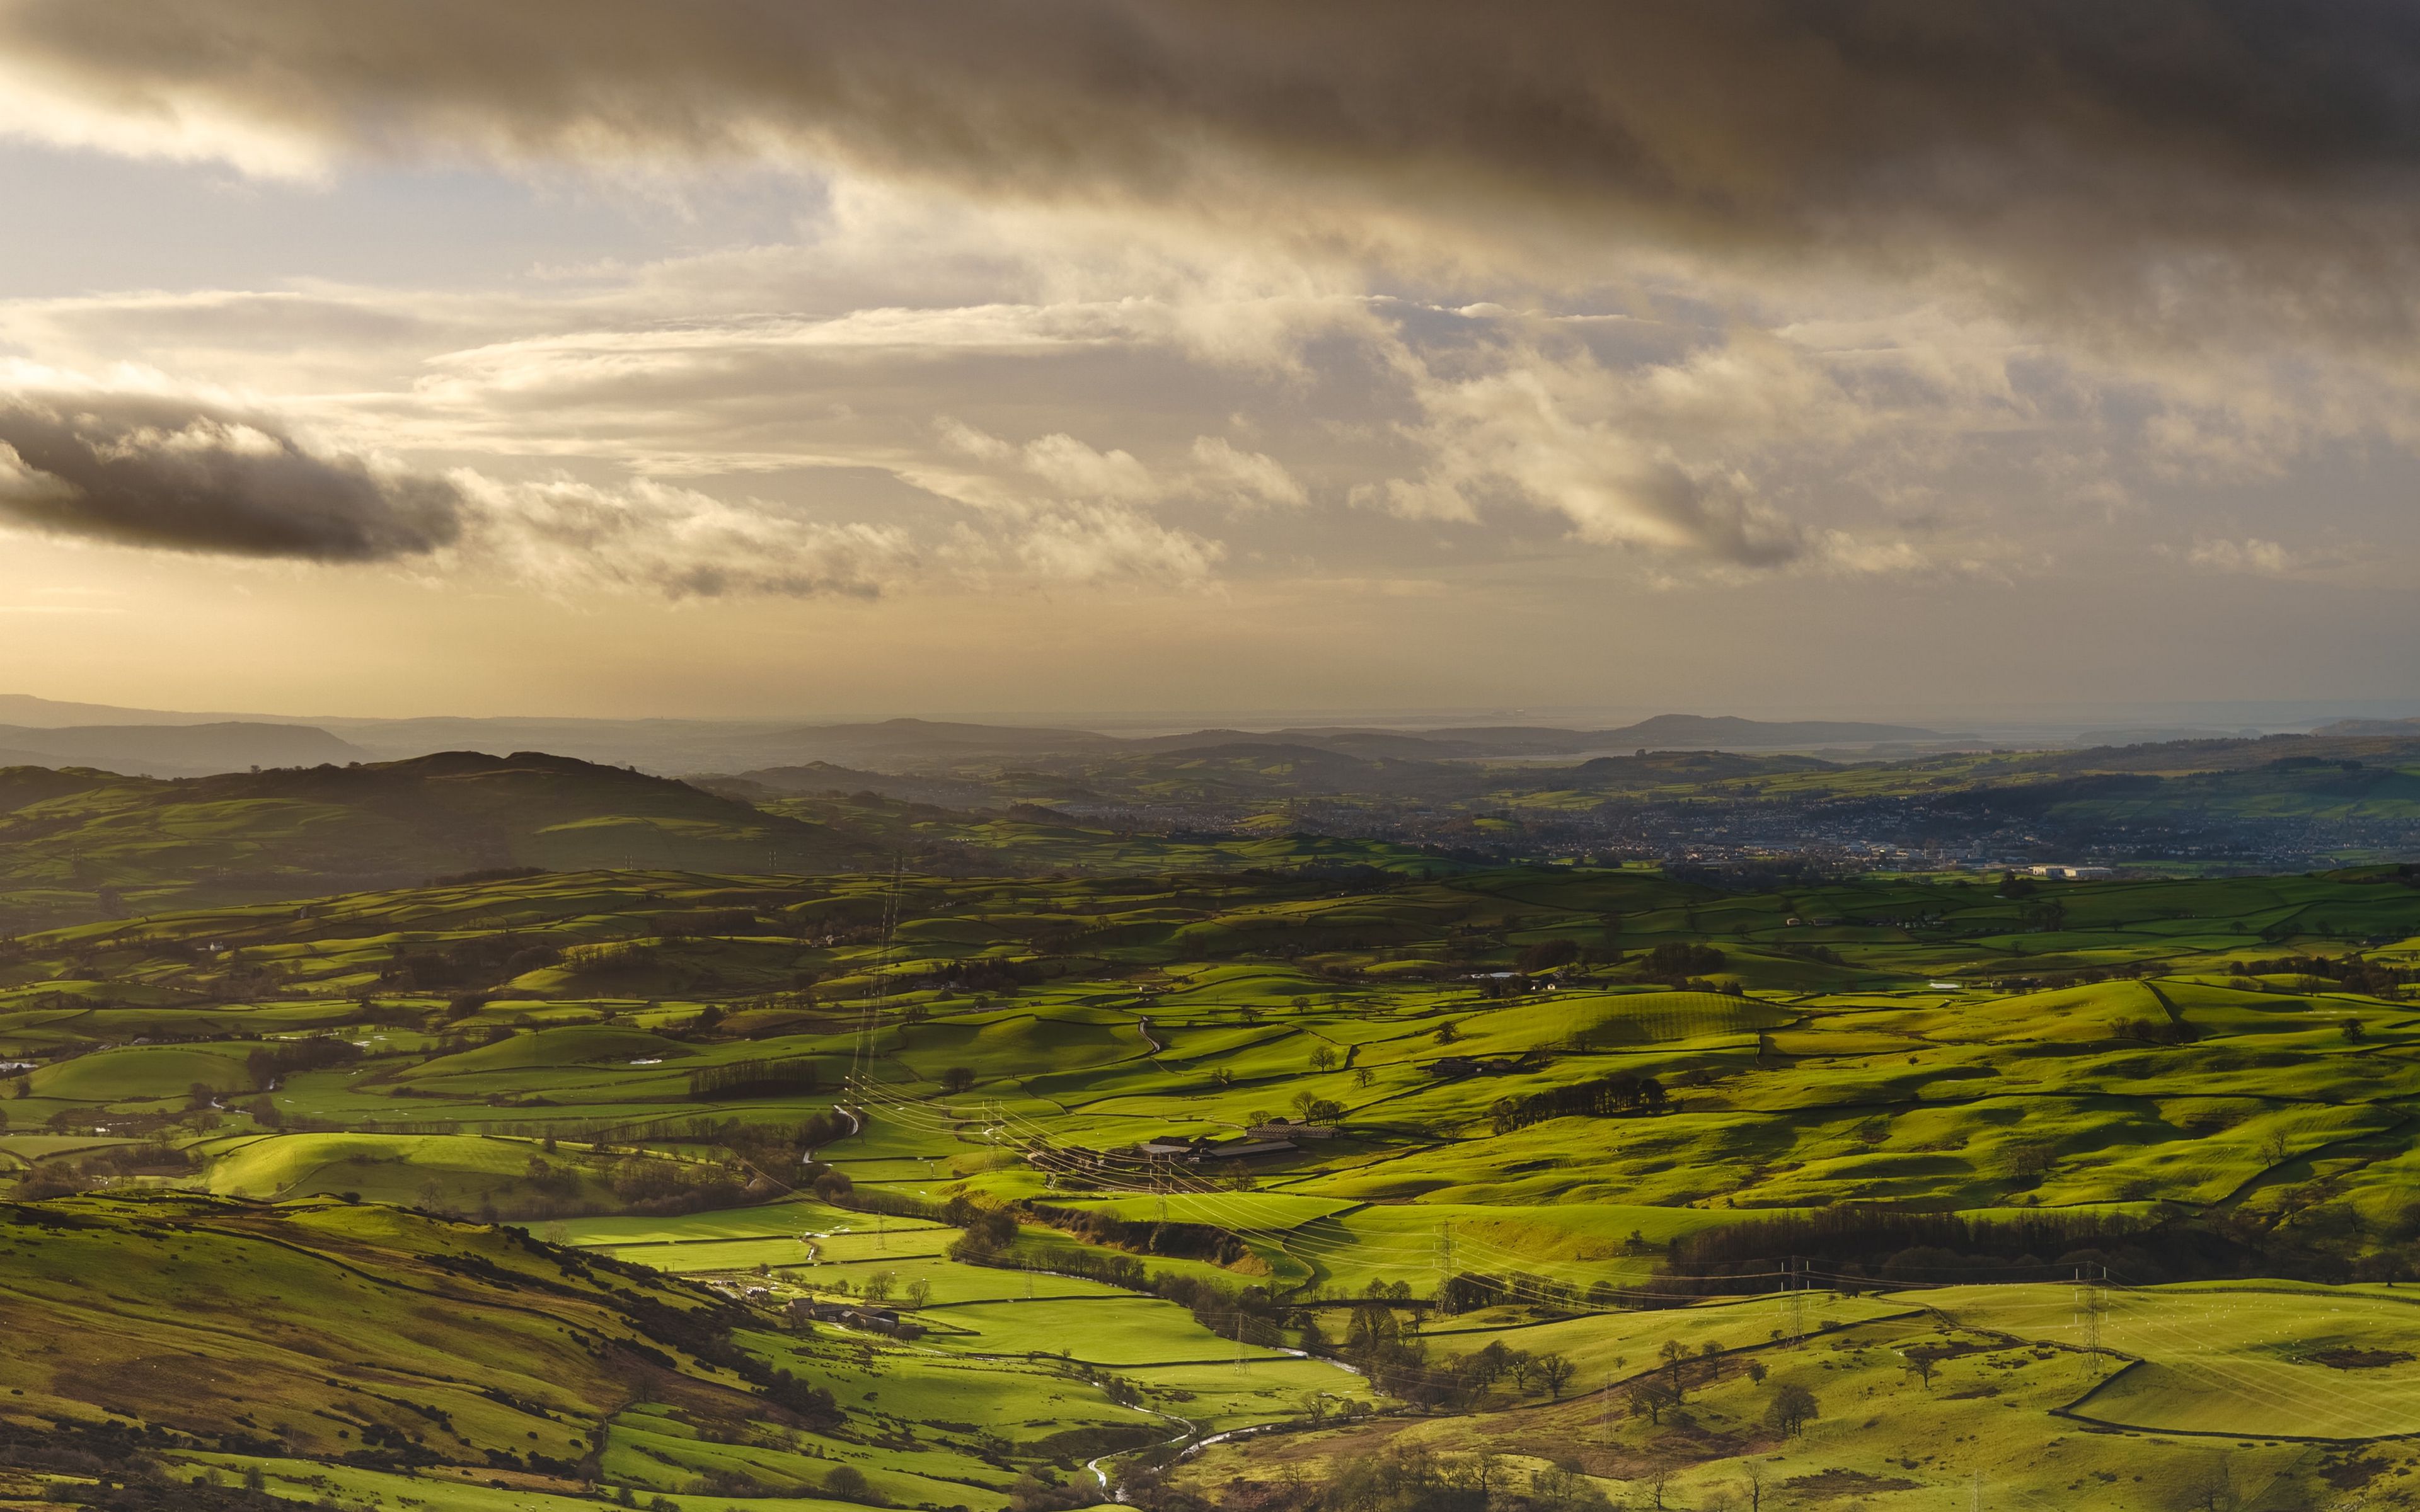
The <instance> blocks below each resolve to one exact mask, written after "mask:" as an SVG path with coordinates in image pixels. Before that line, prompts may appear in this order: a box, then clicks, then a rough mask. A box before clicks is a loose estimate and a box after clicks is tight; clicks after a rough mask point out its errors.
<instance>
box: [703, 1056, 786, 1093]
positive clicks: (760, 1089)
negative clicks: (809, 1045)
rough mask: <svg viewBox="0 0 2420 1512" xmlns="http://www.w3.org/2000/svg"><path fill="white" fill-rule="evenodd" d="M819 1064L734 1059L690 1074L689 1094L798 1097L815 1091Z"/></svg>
mask: <svg viewBox="0 0 2420 1512" xmlns="http://www.w3.org/2000/svg"><path fill="white" fill-rule="evenodd" d="M816 1081H817V1076H816V1072H815V1063H814V1061H812V1060H808V1059H804V1058H800V1059H796V1060H734V1061H730V1062H727V1063H725V1064H723V1065H720V1066H705V1067H701V1068H699V1069H698V1070H696V1071H693V1072H690V1073H689V1095H690V1096H691V1097H693V1098H699V1099H714V1098H731V1097H796V1096H799V1095H801V1094H803V1093H807V1092H812V1091H814V1089H815V1086H816Z"/></svg>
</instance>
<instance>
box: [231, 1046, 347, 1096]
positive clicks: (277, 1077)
mask: <svg viewBox="0 0 2420 1512" xmlns="http://www.w3.org/2000/svg"><path fill="white" fill-rule="evenodd" d="M361 1058H362V1047H361V1046H360V1045H357V1044H355V1043H353V1041H350V1040H345V1039H339V1038H337V1037H336V1036H335V1035H333V1034H326V1035H315V1036H313V1037H312V1038H310V1039H308V1040H287V1041H280V1042H279V1043H277V1044H275V1045H273V1046H263V1047H262V1048H261V1049H258V1050H256V1051H254V1052H253V1053H252V1054H250V1055H248V1056H246V1057H243V1069H244V1072H245V1073H246V1074H248V1075H249V1076H251V1078H252V1085H253V1086H255V1087H258V1088H271V1087H274V1086H276V1085H277V1084H278V1083H279V1082H281V1081H284V1080H285V1079H286V1078H287V1077H288V1076H291V1075H293V1074H295V1073H296V1072H307V1071H327V1070H329V1069H330V1068H332V1067H335V1066H349V1065H351V1064H352V1063H353V1062H355V1061H357V1060H359V1059H361Z"/></svg>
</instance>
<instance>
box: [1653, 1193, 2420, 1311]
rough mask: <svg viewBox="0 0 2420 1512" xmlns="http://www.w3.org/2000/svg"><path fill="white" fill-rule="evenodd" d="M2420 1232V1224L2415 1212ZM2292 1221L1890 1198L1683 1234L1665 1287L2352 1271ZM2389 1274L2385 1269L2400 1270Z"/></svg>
mask: <svg viewBox="0 0 2420 1512" xmlns="http://www.w3.org/2000/svg"><path fill="white" fill-rule="evenodd" d="M2414 1231H2415V1235H2416V1236H2420V1224H2415V1230H2414ZM2316 1238H2317V1236H2315V1235H2313V1234H2309V1233H2297V1232H2295V1231H2294V1230H2293V1228H2292V1227H2290V1226H2287V1227H2276V1228H2263V1227H2260V1226H2259V1223H2258V1221H2257V1220H2256V1219H2254V1218H2252V1217H2249V1216H2246V1215H2228V1216H2226V1217H2225V1218H2223V1219H2214V1220H2209V1221H2204V1220H2198V1219H2194V1220H2167V1221H2162V1222H2150V1221H2146V1220H2143V1219H2137V1218H2131V1217H2127V1216H2125V1215H2122V1214H2107V1213H2028V1214H2026V1215H2024V1216H2023V1217H2020V1218H2009V1219H1984V1218H1976V1217H1970V1216H1967V1215H1965V1214H1962V1213H1953V1212H1928V1211H1918V1210H1916V1209H1911V1208H1902V1207H1897V1206H1894V1205H1890V1204H1884V1203H1841V1204H1838V1205H1836V1206H1833V1207H1830V1208H1824V1209H1821V1210H1818V1211H1814V1212H1811V1213H1805V1214H1792V1215H1790V1216H1787V1217H1781V1218H1772V1219H1764V1220H1760V1221H1758V1222H1755V1223H1745V1224H1731V1225H1726V1226H1724V1227H1719V1228H1709V1229H1703V1230H1700V1231H1699V1232H1698V1233H1695V1234H1691V1235H1688V1236H1686V1237H1685V1238H1683V1239H1680V1240H1677V1241H1675V1242H1673V1245H1672V1248H1671V1251H1670V1254H1669V1256H1668V1258H1667V1260H1666V1262H1665V1264H1664V1266H1663V1268H1662V1272H1661V1273H1660V1274H1659V1275H1658V1277H1657V1279H1656V1286H1655V1288H1654V1289H1655V1290H1656V1291H1657V1292H1659V1293H1668V1294H1670V1295H1672V1296H1673V1297H1674V1298H1675V1299H1680V1298H1685V1297H1688V1296H1698V1295H1720V1294H1732V1293H1746V1292H1761V1291H1770V1290H1772V1289H1773V1287H1774V1284H1775V1283H1774V1279H1773V1278H1774V1275H1775V1274H1776V1272H1777V1271H1778V1270H1779V1268H1780V1267H1781V1265H1782V1263H1783V1261H1784V1259H1785V1257H1796V1258H1797V1259H1798V1260H1800V1261H1801V1262H1802V1268H1803V1267H1804V1266H1811V1267H1812V1268H1813V1270H1814V1271H1816V1272H1817V1273H1821V1274H1823V1275H1825V1276H1827V1277H1831V1278H1835V1284H1838V1285H1843V1286H1846V1287H1848V1288H1855V1287H1857V1286H1858V1285H1860V1284H1862V1283H1873V1284H1899V1285H1924V1284H1928V1283H1945V1284H1947V1283H1973V1282H1987V1281H2038V1280H2041V1279H2043V1278H2045V1277H2054V1278H2055V1277H2058V1276H2064V1275H2068V1274H2071V1273H2073V1272H2074V1271H2075V1269H2076V1268H2077V1267H2079V1266H2090V1267H2102V1266H2106V1267H2107V1268H2108V1270H2109V1272H2110V1273H2111V1274H2112V1275H2114V1276H2116V1277H2117V1278H2118V1279H2119V1280H2122V1281H2126V1282H2130V1283H2133V1284H2138V1285H2141V1284H2149V1283H2154V1282H2164V1281H2194V1280H2222V1279H2229V1278H2236V1277H2243V1276H2253V1275H2283V1276H2295V1277H2301V1278H2304V1279H2309V1280H2343V1279H2349V1278H2350V1264H2349V1262H2347V1261H2346V1260H2344V1259H2343V1257H2341V1256H2340V1255H2338V1254H2336V1253H2335V1252H2333V1251H2331V1250H2329V1249H2328V1248H2326V1247H2325V1246H2324V1245H2322V1244H2319V1243H2317V1242H2315V1239H2316ZM2388 1278H2389V1275H2387V1274H2381V1275H2380V1276H2378V1277H2377V1279H2381V1280H2383V1279H2388Z"/></svg>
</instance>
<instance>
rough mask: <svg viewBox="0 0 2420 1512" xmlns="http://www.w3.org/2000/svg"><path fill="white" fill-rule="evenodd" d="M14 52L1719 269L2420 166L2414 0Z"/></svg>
mask: <svg viewBox="0 0 2420 1512" xmlns="http://www.w3.org/2000/svg"><path fill="white" fill-rule="evenodd" d="M0 55H7V56H9V57H11V58H13V60H14V61H15V62H16V63H17V64H19V65H21V66H22V67H23V68H26V69H31V70H33V73H34V74H35V75H36V76H39V77H41V78H43V79H45V80H46V81H48V82H49V83H50V84H51V85H54V86H61V87H65V88H67V89H69V90H70V92H71V93H73V94H75V95H76V96H78V97H79V98H81V99H82V100H85V102H86V104H87V105H89V106H90V107H92V108H95V109H97V110H99V111H101V112H102V113H104V114H107V115H109V116H112V117H113V118H115V119H116V120H118V121H119V122H120V123H121V125H123V124H124V123H127V122H141V121H145V120H149V121H152V122H155V123H157V125H158V127H159V129H160V131H161V132H162V133H163V136H173V135H175V134H176V133H178V131H187V130H189V129H193V128H194V127H195V124H196V123H202V124H203V125H207V124H208V120H209V118H212V117H216V118H220V119H222V120H223V122H233V123H235V124H236V125H238V126H240V127H242V128H244V129H247V130H252V131H267V132H270V133H272V134H277V133H283V134H287V135H295V136H300V137H302V138H304V139H305V140H307V141H310V142H313V143H317V144H320V145H324V146H332V147H337V148H339V149H343V150H369V151H374V152H375V151H385V152H395V153H399V154H417V153H422V152H427V151H429V150H432V149H435V150H439V151H444V150H465V151H470V152H473V153H495V154H502V155H505V156H512V155H517V154H535V155H558V154H559V155H569V156H574V157H599V156H601V157H627V156H629V155H634V154H635V155H643V156H644V155H646V154H661V153H665V152H671V153H676V154H691V153H706V154H725V153H727V154H736V155H756V154H761V153H766V152H774V153H779V152H783V151H790V150H805V151H808V152H811V153H820V152H831V153H837V154H839V155H842V156H844V157H846V158H848V159H851V160H853V161H855V162H859V163H861V164H864V165H869V166H872V167H875V168H876V169H887V170H892V171H907V172H913V173H919V174H927V175H934V176H939V177H945V178H948V179H950V180H953V181H956V182H959V183H963V184H967V185H970V186H975V187H978V188H982V189H985V190H990V191H994V192H1003V193H1021V194H1041V195H1050V196H1062V195H1064V196H1078V197H1086V196H1097V195H1103V194H1108V195H1113V196H1118V197H1122V198H1123V197H1140V198H1144V199H1153V200H1165V201H1169V202H1171V203H1185V204H1190V205H1194V206H1197V207H1198V206H1200V205H1201V204H1202V201H1203V198H1204V197H1205V196H1219V195H1225V194H1229V193H1244V192H1245V191H1244V190H1242V189H1239V187H1238V186H1243V185H1249V193H1253V194H1276V195H1278V196H1280V197H1281V198H1283V197H1287V196H1291V199H1290V200H1289V203H1290V204H1291V205H1292V206H1293V207H1294V208H1295V209H1297V210H1298V209H1299V208H1301V207H1302V206H1304V205H1308V204H1315V203H1317V202H1319V201H1321V200H1322V199H1323V197H1324V196H1326V194H1327V193H1329V192H1330V191H1337V192H1341V193H1344V194H1346V195H1348V196H1349V200H1350V205H1351V206H1358V207H1360V208H1365V209H1366V208H1368V207H1369V206H1370V205H1371V203H1372V202H1373V200H1374V201H1375V202H1377V203H1379V204H1383V205H1391V206H1394V207H1396V208H1404V209H1407V210H1409V211H1411V212H1413V213H1416V214H1419V215H1422V216H1428V217H1434V218H1436V219H1438V220H1440V221H1443V222H1447V223H1457V224H1459V226H1460V227H1461V229H1463V230H1465V231H1470V232H1476V233H1482V234H1483V233H1485V232H1486V231H1487V230H1488V229H1489V228H1490V226H1491V225H1493V224H1496V223H1495V222H1494V221H1493V220H1492V217H1493V216H1494V215H1495V214H1496V213H1497V212H1498V211H1499V210H1501V209H1502V208H1504V207H1506V206H1512V207H1515V208H1527V209H1529V210H1533V211H1537V212H1540V213H1542V214H1547V215H1551V216H1554V217H1557V218H1561V219H1576V220H1577V222H1579V223H1580V224H1581V228H1582V229H1586V227H1587V225H1588V224H1598V225H1605V224H1613V225H1619V226H1623V227H1628V228H1632V229H1637V230H1643V231H1646V232H1650V233H1652V234H1655V235H1658V236H1662V237H1668V238H1674V239H1681V240H1683V241H1692V240H1694V241H1696V242H1699V243H1700V244H1707V245H1725V246H1736V245H1740V244H1744V243H1745V244H1765V245H1771V246H1776V247H1787V246H1791V245H1803V244H1809V243H1817V244H1823V245H1827V246H1834V247H1850V246H1854V244H1855V243H1857V241H1858V240H1859V239H1860V238H1863V237H1867V236H1869V235H1872V234H1875V233H1878V232H1892V233H1908V232H1922V231H1928V230H1929V231H1931V232H1933V233H1936V234H1939V235H1946V236H1947V237H1948V238H1950V239H1952V240H1953V241H1957V242H1960V243H1962V244H1963V245H1964V246H1965V247H1967V248H1968V249H1970V250H1976V251H1979V252H1981V253H1984V254H1993V253H2000V254H2005V253H2006V251H2007V250H2008V244H2009V243H2010V242H2016V243H2025V242H2041V243H2047V242H2049V241H2051V240H2052V239H2072V238H2074V237H2076V236H2078V235H2081V234H2083V231H2084V229H2085V228H2086V226H2087V225H2088V227H2089V229H2090V230H2091V231H2092V233H2093V235H2094V241H2095V245H2096V247H2097V248H2098V250H2099V251H2100V252H2101V253H2102V254H2106V253H2108V252H2110V251H2112V250H2115V249H2118V248H2120V247H2122V246H2124V245H2127V244H2134V245H2140V244H2143V243H2145V242H2147V241H2161V242H2164V241H2165V240H2167V239H2174V238H2188V239H2190V238H2201V237H2210V238H2222V239H2224V238H2237V239H2241V238H2245V237H2250V238H2254V239H2257V238H2259V237H2262V236H2264V235H2265V236H2274V237H2280V238H2283V239H2286V240H2288V241H2289V242H2294V241H2302V242H2304V243H2305V244H2309V243H2319V244H2324V245H2328V246H2330V248H2331V250H2332V254H2333V255H2335V258H2336V260H2337V261H2339V262H2346V261H2352V262H2358V261H2359V260H2360V259H2359V257H2357V256H2350V255H2348V254H2347V252H2346V249H2345V248H2344V247H2343V245H2342V238H2343V227H2342V225H2341V224H2329V223H2337V222H2340V221H2341V219H2342V218H2343V217H2344V216H2346V215H2348V214H2349V215H2351V216H2353V217H2354V218H2356V219H2357V218H2358V217H2359V216H2360V215H2361V214H2363V213H2366V211H2367V210H2370V209H2375V208H2378V207H2380V206H2381V205H2385V204H2390V203H2392V202H2393V201H2394V200H2395V199H2397V197H2398V196H2399V195H2400V194H2401V193H2403V192H2404V191H2405V190H2406V189H2407V188H2408V187H2409V185H2408V175H2409V174H2410V171H2411V170H2412V167H2413V165H2414V162H2415V158H2420V8H2415V7H2413V6H2411V5H2409V4H2406V3H2403V0H2328V3H2325V4H2318V5H2313V4H2307V3H2303V0H2124V3H2120V4H2111V3H2109V0H1830V3H1824V0H1796V3H1792V0H1622V3H1618V4H1607V3H1605V0H1519V3H1506V4H1497V5H1484V6H1482V5H1472V4H1469V3H1467V0H1352V3H1326V4H1309V3H1304V0H1025V3H1021V4H1016V5H1003V4H1000V3H998V0H917V3H914V4H866V3H847V4H838V3H830V0H790V3H775V0H679V3H673V0H514V3H512V4H507V5H498V4H494V3H492V0H476V3H473V0H354V3H350V4H347V5H343V6H330V5H326V4H324V3H322V0H113V3H111V4H108V5H94V4H91V3H89V0H5V3H0ZM205 134H207V133H205ZM1231 208H1232V207H1231ZM2315 212H2318V213H2319V221H2317V222H2315V221H2314V219H2313V216H2314V213H2315ZM2045 216H2047V217H2048V219H2047V220H2045V219H2044V217H2045ZM2384 240H2385V239H2383V238H2381V239H2378V242H2377V244H2376V245H2374V246H2373V248H2372V255H2377V256H2381V257H2387V258H2390V259H2392V258H2393V257H2394V254H2392V253H2391V252H2389V251H2387V250H2385V249H2384V246H2383V243H2384Z"/></svg>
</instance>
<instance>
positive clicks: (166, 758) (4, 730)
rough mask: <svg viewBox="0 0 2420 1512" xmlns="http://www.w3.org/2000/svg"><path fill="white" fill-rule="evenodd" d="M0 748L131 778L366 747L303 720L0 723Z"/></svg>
mask: <svg viewBox="0 0 2420 1512" xmlns="http://www.w3.org/2000/svg"><path fill="white" fill-rule="evenodd" d="M0 751H5V752H7V753H8V757H9V759H10V760H11V761H13V762H18V763H22V764H41V765H45V766H92V767H98V768H100V769H101V770H102V771H108V772H118V773H123V774H125V775H127V776H137V777H207V776H209V774H211V773H213V772H239V771H242V770H244V769H246V768H248V767H254V766H318V765H320V764H324V763H342V762H357V761H360V760H362V759H363V758H365V756H367V755H368V754H369V752H367V751H365V750H364V749H362V748H360V747H359V746H355V745H351V744H349V743H348V742H346V741H342V740H339V739H337V738H336V737H335V736H334V735H332V734H330V733H328V732H326V731H325V730H320V729H318V728H316V727H314V726H311V725H306V724H260V723H255V722H252V721H249V720H223V721H220V722H217V723H212V724H185V725H165V724H103V725H65V726H54V727H48V728H45V727H36V726H23V725H0Z"/></svg>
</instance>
